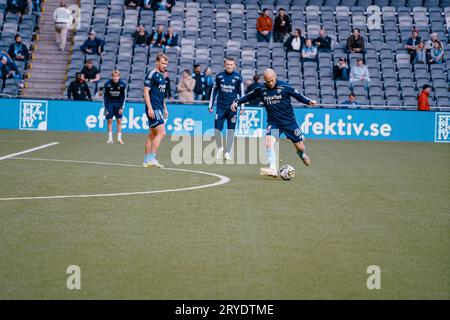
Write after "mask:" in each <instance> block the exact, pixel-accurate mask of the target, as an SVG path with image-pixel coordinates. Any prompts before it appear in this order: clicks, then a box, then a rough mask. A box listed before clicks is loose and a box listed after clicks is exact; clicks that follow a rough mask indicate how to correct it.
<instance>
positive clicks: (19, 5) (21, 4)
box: [6, 0, 28, 17]
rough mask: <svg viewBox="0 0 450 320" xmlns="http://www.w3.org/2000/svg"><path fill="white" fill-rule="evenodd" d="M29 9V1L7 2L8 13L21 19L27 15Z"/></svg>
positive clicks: (15, 0)
mask: <svg viewBox="0 0 450 320" xmlns="http://www.w3.org/2000/svg"><path fill="white" fill-rule="evenodd" d="M27 7H28V1H26V0H8V1H7V2H6V11H7V12H11V13H14V14H17V15H18V16H19V17H21V16H23V15H24V14H25V10H27Z"/></svg>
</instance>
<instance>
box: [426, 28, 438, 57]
mask: <svg viewBox="0 0 450 320" xmlns="http://www.w3.org/2000/svg"><path fill="white" fill-rule="evenodd" d="M435 41H440V40H439V36H438V34H437V33H436V32H433V33H432V34H430V39H428V40H427V41H426V42H425V49H426V50H427V51H428V52H429V51H430V50H431V49H433V47H434V42H435Z"/></svg>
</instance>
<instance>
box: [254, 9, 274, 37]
mask: <svg viewBox="0 0 450 320" xmlns="http://www.w3.org/2000/svg"><path fill="white" fill-rule="evenodd" d="M272 27H273V21H272V18H271V17H269V9H267V8H265V9H263V11H262V13H261V15H260V16H259V18H258V20H257V21H256V29H257V33H256V38H257V39H258V42H264V41H265V42H270V36H271V35H272Z"/></svg>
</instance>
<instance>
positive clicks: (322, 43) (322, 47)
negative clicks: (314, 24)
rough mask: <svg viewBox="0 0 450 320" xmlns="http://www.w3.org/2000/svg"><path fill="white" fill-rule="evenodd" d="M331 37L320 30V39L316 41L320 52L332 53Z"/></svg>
mask: <svg viewBox="0 0 450 320" xmlns="http://www.w3.org/2000/svg"><path fill="white" fill-rule="evenodd" d="M331 41H332V40H331V37H330V36H328V35H327V33H326V31H325V29H320V31H319V37H318V38H316V39H315V40H314V45H315V46H317V50H318V51H319V52H331Z"/></svg>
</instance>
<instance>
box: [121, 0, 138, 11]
mask: <svg viewBox="0 0 450 320" xmlns="http://www.w3.org/2000/svg"><path fill="white" fill-rule="evenodd" d="M124 5H125V6H126V7H127V8H129V9H136V8H137V7H139V5H140V0H125V2H124Z"/></svg>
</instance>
